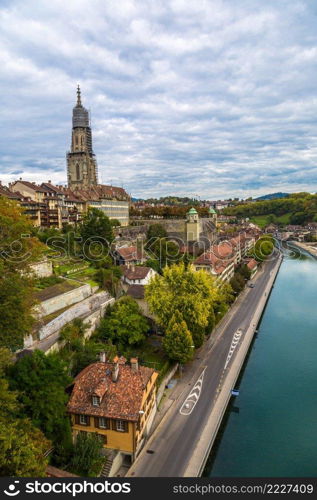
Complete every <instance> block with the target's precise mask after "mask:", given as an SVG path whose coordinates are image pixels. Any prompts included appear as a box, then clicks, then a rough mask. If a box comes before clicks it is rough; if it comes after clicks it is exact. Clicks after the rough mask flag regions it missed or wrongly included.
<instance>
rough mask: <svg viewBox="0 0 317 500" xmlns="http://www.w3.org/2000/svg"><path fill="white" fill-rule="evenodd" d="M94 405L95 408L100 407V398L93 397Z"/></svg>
mask: <svg viewBox="0 0 317 500" xmlns="http://www.w3.org/2000/svg"><path fill="white" fill-rule="evenodd" d="M92 404H93V406H99V405H100V398H99V396H93V397H92Z"/></svg>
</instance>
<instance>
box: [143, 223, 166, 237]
mask: <svg viewBox="0 0 317 500" xmlns="http://www.w3.org/2000/svg"><path fill="white" fill-rule="evenodd" d="M166 237H167V232H166V229H165V227H164V226H163V225H162V224H151V225H150V226H149V229H148V230H147V233H146V239H147V241H149V240H152V239H161V238H166ZM152 241H153V240H152Z"/></svg>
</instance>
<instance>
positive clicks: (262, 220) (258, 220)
mask: <svg viewBox="0 0 317 500" xmlns="http://www.w3.org/2000/svg"><path fill="white" fill-rule="evenodd" d="M291 215H292V214H291V212H289V213H287V214H283V215H280V216H279V217H276V222H277V223H278V224H289V221H290V217H291ZM268 217H269V215H255V216H254V217H251V218H250V220H251V222H253V223H254V224H256V225H257V226H259V227H260V228H263V227H265V226H267V225H268V224H269V221H268Z"/></svg>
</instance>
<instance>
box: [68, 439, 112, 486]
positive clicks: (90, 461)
mask: <svg viewBox="0 0 317 500" xmlns="http://www.w3.org/2000/svg"><path fill="white" fill-rule="evenodd" d="M102 447H103V446H102V441H101V439H100V437H99V436H98V434H97V433H91V432H89V433H88V432H80V433H79V434H78V435H77V438H76V443H75V446H74V453H73V458H72V462H71V468H72V470H73V471H74V472H76V473H77V474H80V475H83V476H88V477H96V476H98V475H99V473H100V469H101V466H102V464H103V462H104V458H103V457H102V456H101V450H102Z"/></svg>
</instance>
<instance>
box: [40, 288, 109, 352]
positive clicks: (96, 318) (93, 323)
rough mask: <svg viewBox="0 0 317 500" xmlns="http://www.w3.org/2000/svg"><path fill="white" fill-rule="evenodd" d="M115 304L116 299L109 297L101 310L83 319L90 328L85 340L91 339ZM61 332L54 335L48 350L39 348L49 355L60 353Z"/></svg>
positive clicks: (86, 332)
mask: <svg viewBox="0 0 317 500" xmlns="http://www.w3.org/2000/svg"><path fill="white" fill-rule="evenodd" d="M114 302H115V299H114V298H113V297H110V296H109V298H108V299H107V300H106V301H105V302H104V303H102V304H101V306H100V307H99V309H97V310H96V311H94V312H93V313H91V314H89V315H88V316H86V317H85V318H84V319H83V322H84V324H86V325H88V328H87V330H86V331H85V338H89V337H91V335H92V333H93V331H94V330H95V329H96V328H97V326H99V323H100V320H101V318H102V317H103V315H104V313H105V310H106V308H107V307H108V306H111V305H112V304H113V303H114ZM73 319H74V318H73ZM59 331H60V329H59V330H57V331H56V332H55V335H53V337H55V338H54V339H53V340H52V342H50V343H49V346H48V347H47V349H43V348H42V347H41V346H39V348H41V349H42V350H44V351H45V352H47V353H49V352H54V351H58V350H59V349H60V348H61V347H62V344H61V342H59Z"/></svg>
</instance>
